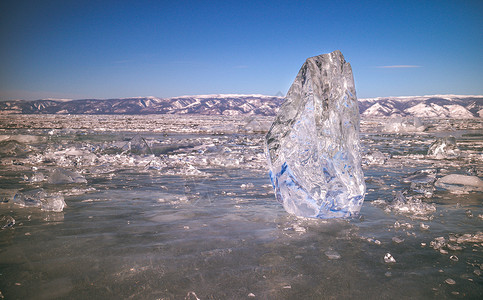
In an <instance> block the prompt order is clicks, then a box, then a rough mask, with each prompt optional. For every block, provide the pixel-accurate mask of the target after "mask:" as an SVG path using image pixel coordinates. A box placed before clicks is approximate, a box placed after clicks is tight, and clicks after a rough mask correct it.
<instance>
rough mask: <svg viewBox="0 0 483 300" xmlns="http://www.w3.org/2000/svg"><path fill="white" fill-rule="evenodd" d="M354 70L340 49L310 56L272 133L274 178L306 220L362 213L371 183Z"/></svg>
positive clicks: (287, 203) (290, 208)
mask: <svg viewBox="0 0 483 300" xmlns="http://www.w3.org/2000/svg"><path fill="white" fill-rule="evenodd" d="M360 148H361V147H360V142H359V107H358V102H357V97H356V92H355V87H354V80H353V76H352V69H351V66H350V64H349V63H347V62H346V61H345V59H344V57H343V55H342V53H341V52H340V51H338V50H337V51H334V52H332V53H330V54H324V55H319V56H315V57H311V58H308V59H307V61H306V62H305V63H304V64H303V66H302V68H301V69H300V71H299V73H298V75H297V77H296V78H295V81H294V83H293V84H292V86H291V88H290V90H289V91H288V93H287V96H286V100H285V102H284V103H283V105H282V106H281V108H280V110H279V112H278V115H277V117H276V119H275V121H274V122H273V124H272V126H271V128H270V130H269V132H268V133H267V135H266V152H267V156H268V162H269V168H270V178H271V180H272V184H273V186H274V189H275V195H276V198H277V200H278V201H279V202H281V203H282V204H283V206H284V208H285V210H286V211H287V212H289V213H291V214H294V215H297V216H302V217H316V218H337V217H348V216H352V215H356V214H358V212H359V210H360V208H361V206H362V202H363V201H364V193H365V183H364V175H363V172H362V167H361V154H360Z"/></svg>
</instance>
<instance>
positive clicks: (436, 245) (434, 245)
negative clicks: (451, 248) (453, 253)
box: [429, 236, 447, 250]
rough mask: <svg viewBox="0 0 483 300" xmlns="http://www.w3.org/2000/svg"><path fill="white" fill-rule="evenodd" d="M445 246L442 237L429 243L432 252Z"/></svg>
mask: <svg viewBox="0 0 483 300" xmlns="http://www.w3.org/2000/svg"><path fill="white" fill-rule="evenodd" d="M446 244H447V243H446V239H445V238H444V237H443V236H440V237H437V238H435V239H434V240H432V241H431V242H430V243H429V245H430V246H431V248H433V249H434V250H439V249H441V248H443V247H445V246H446Z"/></svg>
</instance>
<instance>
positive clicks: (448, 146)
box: [428, 136, 461, 159]
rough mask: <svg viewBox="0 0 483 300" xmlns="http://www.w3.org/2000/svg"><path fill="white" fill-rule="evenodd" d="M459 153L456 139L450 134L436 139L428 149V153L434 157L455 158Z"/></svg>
mask: <svg viewBox="0 0 483 300" xmlns="http://www.w3.org/2000/svg"><path fill="white" fill-rule="evenodd" d="M460 153H461V151H460V149H458V146H456V139H455V138H454V137H452V136H449V137H445V138H442V139H438V140H436V141H435V142H434V143H432V144H431V146H429V150H428V155H429V156H432V157H433V158H436V159H448V158H457V157H459V156H460Z"/></svg>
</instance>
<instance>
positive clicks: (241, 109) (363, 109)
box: [0, 94, 483, 119]
mask: <svg viewBox="0 0 483 300" xmlns="http://www.w3.org/2000/svg"><path fill="white" fill-rule="evenodd" d="M283 100H284V98H283V97H278V96H266V95H238V94H223V95H198V96H181V97H173V98H157V97H135V98H116V99H81V100H56V99H42V100H34V101H26V100H7V101H0V114H202V115H262V116H273V115H275V114H276V112H277V110H278V107H280V105H281V103H282V102H283ZM359 112H360V113H361V117H362V118H379V117H383V118H391V117H420V118H457V119H465V118H482V117H483V96H462V95H432V96H409V97H380V98H366V99H359Z"/></svg>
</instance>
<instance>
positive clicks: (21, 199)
mask: <svg viewBox="0 0 483 300" xmlns="http://www.w3.org/2000/svg"><path fill="white" fill-rule="evenodd" d="M45 194H46V193H45V191H44V189H35V190H30V191H25V192H20V191H19V192H17V193H16V194H15V196H14V197H13V201H12V203H14V204H16V205H18V206H20V207H40V205H41V201H40V199H41V198H42V196H43V195H45Z"/></svg>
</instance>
